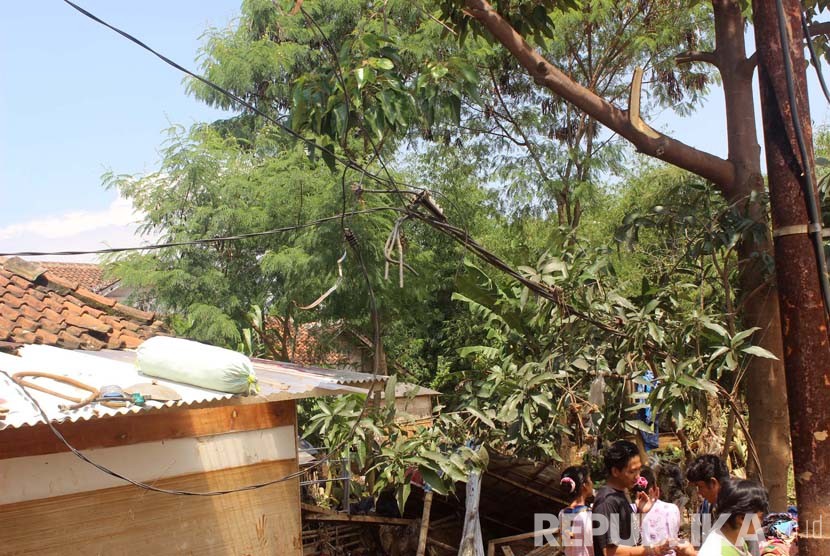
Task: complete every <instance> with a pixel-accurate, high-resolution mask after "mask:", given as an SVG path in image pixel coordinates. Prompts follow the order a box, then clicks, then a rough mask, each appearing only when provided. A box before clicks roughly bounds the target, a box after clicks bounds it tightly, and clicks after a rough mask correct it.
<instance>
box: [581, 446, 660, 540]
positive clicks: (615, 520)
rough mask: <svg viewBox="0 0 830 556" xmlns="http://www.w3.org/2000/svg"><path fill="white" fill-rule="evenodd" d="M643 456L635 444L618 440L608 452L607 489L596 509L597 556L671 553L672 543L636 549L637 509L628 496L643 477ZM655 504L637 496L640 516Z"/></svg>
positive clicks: (597, 499)
mask: <svg viewBox="0 0 830 556" xmlns="http://www.w3.org/2000/svg"><path fill="white" fill-rule="evenodd" d="M641 467H642V462H641V461H640V452H639V450H637V446H635V445H634V444H633V443H632V442H629V441H627V440H618V441H617V442H614V443H613V444H612V445H611V446H610V447H609V448H608V449H607V450H606V452H605V471H606V473H607V480H606V483H605V486H603V487H602V488H600V489H599V491H597V494H596V497H595V499H594V508H593V530H594V556H663V555H664V554H667V553H669V552H670V551H671V548H670V547H669V541H668V540H663V541H662V542H661V543H660V544H657V545H654V546H636V545H637V539H636V538H634V537H635V535H633V533H632V531H633V527H632V521H633V518H634V509H633V508H632V505H631V503H630V502H629V500H628V497H627V496H626V493H625V491H626V489H630V488H633V487H634V485H636V484H637V479H638V478H639V477H640V468H641ZM650 506H651V502H650V500H649V497H648V495H647V494H646V493H645V492H640V493H639V494H638V495H637V501H636V508H637V513H645V512H647V511H648V510H649V509H650Z"/></svg>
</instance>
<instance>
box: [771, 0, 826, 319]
mask: <svg viewBox="0 0 830 556" xmlns="http://www.w3.org/2000/svg"><path fill="white" fill-rule="evenodd" d="M775 8H776V12H777V15H778V33H779V36H780V39H781V52H782V57H783V59H784V75H785V77H786V82H787V97H788V100H789V103H790V116H791V118H792V124H793V132H794V133H795V139H796V143H798V150H799V153H800V155H801V174H802V176H803V178H804V180H803V182H802V184H803V192H804V201H805V204H806V205H807V216H808V218H809V221H810V224H809V226H808V229H807V231H808V233H809V234H810V237H811V238H812V240H813V247H814V250H815V257H816V264H817V266H818V274H819V285H820V286H821V293H822V297H823V298H824V311H825V313H826V314H827V315H828V316H830V280H828V277H827V260H826V257H825V255H824V240H823V239H822V233H821V229H822V218H821V212H820V211H819V208H818V205H817V203H816V190H815V188H814V184H813V169H812V168H811V167H810V157H809V151H808V150H807V144H806V141H805V140H804V130H803V129H802V128H801V119H800V117H799V109H798V99H797V98H796V94H795V79H794V77H793V75H794V73H793V62H792V59H791V58H790V48H791V45H792V39H791V37H790V32H789V29H788V28H787V16H786V14H785V12H784V3H783V1H782V0H775ZM803 15H804V14H803V12H802V18H803ZM808 35H809V33H808ZM779 104H780V101H779Z"/></svg>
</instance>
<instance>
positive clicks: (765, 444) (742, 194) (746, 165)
mask: <svg viewBox="0 0 830 556" xmlns="http://www.w3.org/2000/svg"><path fill="white" fill-rule="evenodd" d="M712 7H713V9H714V17H715V41H716V45H717V47H716V49H715V56H714V59H715V64H716V65H717V66H718V69H719V70H720V74H721V79H722V82H723V92H724V98H725V101H726V130H727V142H728V145H729V161H730V162H732V163H733V164H734V166H735V183H734V185H733V186H732V187H731V188H728V189H724V188H721V191H722V192H723V193H724V195H725V197H726V199H727V201H728V202H729V203H730V204H732V205H734V206H735V208H737V209H738V210H742V211H745V215H746V216H747V217H748V218H750V219H752V220H753V221H754V222H757V223H758V226H757V230H755V233H750V234H747V235H746V236H745V237H744V239H743V241H742V242H741V244H740V245H739V247H738V257H739V261H740V262H739V286H740V292H741V295H742V297H743V299H742V300H741V306H742V309H743V310H742V311H741V314H740V315H739V317H740V319H741V322H742V324H743V327H744V328H745V329H746V328H752V327H756V326H757V327H758V328H760V330H759V331H758V332H757V333H756V334H755V335H754V336H753V338H752V339H753V343H754V344H756V345H759V346H761V347H763V348H764V349H766V350H767V351H769V352H771V353H773V354H775V355H776V356H777V357H778V361H773V360H769V359H763V358H759V357H753V358H752V359H751V360H750V361H749V363H748V367H747V371H746V375H745V376H746V379H745V388H746V390H745V393H746V401H747V406H748V408H749V430H750V435H751V436H752V441H753V442H754V443H755V446H756V449H757V452H758V458H759V460H760V464H761V469H760V470H759V469H757V466H755V465H752V466H751V467H750V473H749V474H750V476H751V477H754V478H756V479H759V480H761V479H762V480H763V483H764V486H766V488H767V489H768V490H769V494H770V506H771V508H772V509H774V510H776V511H784V510H785V509H786V507H787V473H788V470H789V466H790V445H789V430H790V429H789V420H788V416H787V405H786V392H787V391H786V384H785V374H784V363H783V360H784V357H783V353H784V351H783V346H782V342H781V320H780V315H779V308H778V296H777V293H776V290H775V286H774V281H773V280H772V279H771V276H770V275H769V272H768V271H767V270H766V268H765V259H766V260H769V259H770V258H771V257H772V254H773V250H772V238H771V236H770V233H769V224H768V220H767V213H766V209H765V207H764V206H763V204H762V203H761V198H762V196H763V193H764V182H763V178H762V176H761V148H760V147H759V146H758V138H757V131H756V123H755V105H754V104H755V103H754V99H753V95H752V74H753V65H752V64H751V63H750V62H749V61H748V60H747V58H746V47H745V44H744V19H743V16H742V15H741V9H740V6H739V5H738V3H737V2H735V1H734V0H713V2H712ZM749 461H750V462H752V458H749Z"/></svg>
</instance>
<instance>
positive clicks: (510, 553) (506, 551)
mask: <svg viewBox="0 0 830 556" xmlns="http://www.w3.org/2000/svg"><path fill="white" fill-rule="evenodd" d="M501 551H502V553H504V556H516V555H515V554H513V549H512V548H510V547H509V546H503V547H501Z"/></svg>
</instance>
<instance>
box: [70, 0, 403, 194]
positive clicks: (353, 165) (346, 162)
mask: <svg viewBox="0 0 830 556" xmlns="http://www.w3.org/2000/svg"><path fill="white" fill-rule="evenodd" d="M63 2H64V3H66V4H68V5H69V6H71V7H72V8H74V9H75V10H77V11H78V12H80V13H81V14H83V15H85V16H86V17H88V18H89V19H91V20H92V21H95V22H96V23H99V24H101V25H103V26H104V27H106V28H108V29H110V30H112V31H114V32H115V33H118V34H119V35H121V36H122V37H124V38H125V39H127V40H129V41H130V42H132V43H135V44H136V45H138V46H140V47H141V48H143V49H144V50H146V51H148V52H150V53H151V54H153V55H154V56H156V57H157V58H159V59H160V60H161V61H163V62H164V63H166V64H167V65H169V66H171V67H173V68H175V69H177V70H179V71H180V72H182V73H184V74H185V75H188V76H190V77H192V78H193V79H196V80H197V81H199V82H201V83H204V84H205V85H207V86H208V87H210V88H211V89H213V90H215V91H217V92H219V93H221V94H223V95H225V96H226V97H228V98H229V99H231V100H233V101H234V102H235V103H237V104H239V105H242V106H244V107H245V108H247V109H248V110H250V111H251V112H253V113H254V114H257V115H258V116H260V117H262V118H265V119H266V120H267V121H269V122H271V123H272V124H274V125H276V126H277V127H279V128H280V129H282V130H283V131H284V132H286V133H287V134H288V135H290V136H291V137H294V138H295V139H297V140H299V141H302V142H303V143H305V144H306V145H308V146H309V147H312V148H314V149H319V150H320V151H321V152H324V153H326V154H327V155H329V156H331V157H332V158H333V159H334V160H336V161H337V162H339V163H340V164H341V165H343V166H345V167H346V168H350V169H352V170H355V171H358V172H361V173H362V174H364V175H365V176H367V177H369V178H370V179H372V180H374V181H376V182H378V183H391V182H390V180H388V179H384V178H383V177H381V176H379V175H377V174H374V173H372V172H370V171H369V170H368V169H367V168H365V167H364V166H362V165H361V164H360V163H358V162H357V161H355V160H353V159H350V158H346V157H342V156H340V155H338V154H337V153H336V152H334V151H333V150H331V149H329V148H328V147H325V146H323V145H320V144H318V143H317V142H315V141H314V140H312V139H308V138H307V137H305V136H303V135H302V134H300V133H298V132H296V131H294V130H293V129H291V128H290V127H288V126H286V125H285V124H283V123H282V122H280V121H279V119H277V118H274V117H273V116H270V115H269V114H267V113H265V112H263V111H262V110H260V109H259V108H257V107H256V106H254V105H253V104H251V103H250V102H248V101H246V100H245V99H243V98H241V97H239V96H237V95H236V94H234V93H232V92H231V91H229V90H227V89H225V88H224V87H221V86H219V85H217V84H216V83H214V82H213V81H210V80H209V79H207V78H205V77H202V76H201V75H198V74H197V73H195V72H193V71H191V70H189V69H187V68H185V67H184V66H182V65H181V64H179V63H177V62H175V61H173V60H171V59H170V58H168V57H167V56H165V55H164V54H162V53H160V52H158V51H157V50H155V49H153V48H152V47H150V46H149V45H147V44H146V43H144V42H143V41H141V40H140V39H138V38H136V37H134V36H133V35H131V34H129V33H127V32H126V31H123V30H121V29H119V28H118V27H116V26H114V25H112V24H110V23H107V22H106V21H104V20H103V19H101V18H100V17H98V16H97V15H95V14H93V13H92V12H90V11H88V10H85V9H84V8H82V7H81V6H79V5H77V4H75V3H74V2H72V1H71V0H63ZM387 174H388V172H387ZM395 187H397V186H396V185H395Z"/></svg>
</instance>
